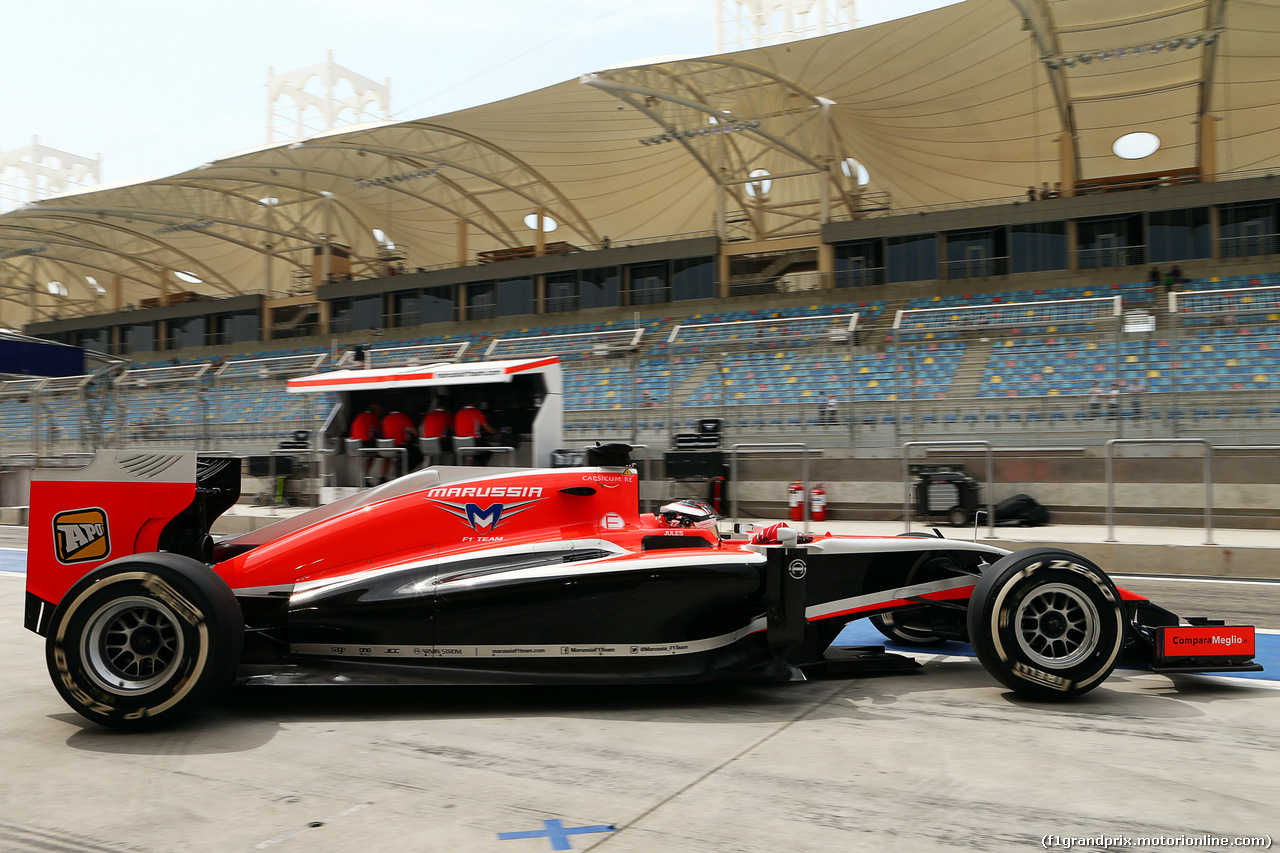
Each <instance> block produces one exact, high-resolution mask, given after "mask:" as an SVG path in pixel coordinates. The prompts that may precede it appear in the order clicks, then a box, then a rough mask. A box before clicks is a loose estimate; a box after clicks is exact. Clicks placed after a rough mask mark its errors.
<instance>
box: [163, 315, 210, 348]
mask: <svg viewBox="0 0 1280 853" xmlns="http://www.w3.org/2000/svg"><path fill="white" fill-rule="evenodd" d="M168 326H169V348H170V349H191V348H192V347H202V346H204V345H205V344H206V343H207V341H206V340H205V330H206V328H207V326H208V321H207V320H206V319H205V318H204V317H186V318H184V319H181V320H170V321H169V323H168Z"/></svg>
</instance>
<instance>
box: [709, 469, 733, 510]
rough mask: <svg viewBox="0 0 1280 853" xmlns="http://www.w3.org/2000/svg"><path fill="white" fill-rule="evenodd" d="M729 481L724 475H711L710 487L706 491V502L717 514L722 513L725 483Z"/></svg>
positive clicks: (724, 499)
mask: <svg viewBox="0 0 1280 853" xmlns="http://www.w3.org/2000/svg"><path fill="white" fill-rule="evenodd" d="M728 482H729V481H728V480H727V479H726V478H724V477H712V478H711V483H710V488H709V490H708V492H707V503H709V504H711V508H712V509H714V510H715V511H716V514H717V515H724V509H725V504H727V503H728V500H727V499H726V494H725V493H726V489H725V484H726V483H728Z"/></svg>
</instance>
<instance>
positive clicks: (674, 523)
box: [658, 498, 720, 527]
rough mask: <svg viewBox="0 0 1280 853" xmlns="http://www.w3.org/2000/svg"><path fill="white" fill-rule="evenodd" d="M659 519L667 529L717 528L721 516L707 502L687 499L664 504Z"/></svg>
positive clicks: (659, 510)
mask: <svg viewBox="0 0 1280 853" xmlns="http://www.w3.org/2000/svg"><path fill="white" fill-rule="evenodd" d="M658 518H659V519H660V520H661V521H662V523H663V524H665V525H666V526H667V527H715V526H716V520H717V519H719V518H720V516H718V515H716V511H715V510H713V509H712V508H711V505H710V504H708V503H707V502H706V501H700V500H697V499H695V498H685V499H683V500H678V501H672V502H671V503H669V504H663V505H662V506H661V507H660V508H659V509H658Z"/></svg>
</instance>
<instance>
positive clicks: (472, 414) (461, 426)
mask: <svg viewBox="0 0 1280 853" xmlns="http://www.w3.org/2000/svg"><path fill="white" fill-rule="evenodd" d="M496 432H497V430H495V429H494V428H493V427H491V426H489V419H488V418H486V417H485V416H484V412H482V411H480V410H479V409H477V408H476V407H475V405H474V401H472V400H468V401H467V402H466V403H465V404H464V405H463V406H462V408H461V409H458V413H457V414H455V415H454V416H453V436H454V438H473V439H475V443H476V444H483V443H484V439H485V437H486V436H490V435H494V434H495V433H496ZM490 455H492V454H488V453H478V454H476V455H475V462H476V464H477V465H484V464H485V463H486V462H488V461H489V456H490ZM458 461H459V463H463V462H465V460H462V459H459V460H458Z"/></svg>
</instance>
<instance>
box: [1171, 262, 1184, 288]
mask: <svg viewBox="0 0 1280 853" xmlns="http://www.w3.org/2000/svg"><path fill="white" fill-rule="evenodd" d="M1169 275H1170V276H1172V277H1173V283H1174V284H1175V285H1177V284H1182V282H1183V281H1185V279H1184V278H1183V277H1182V268H1181V267H1179V266H1178V265H1177V264H1174V265H1173V269H1171V270H1169Z"/></svg>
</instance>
